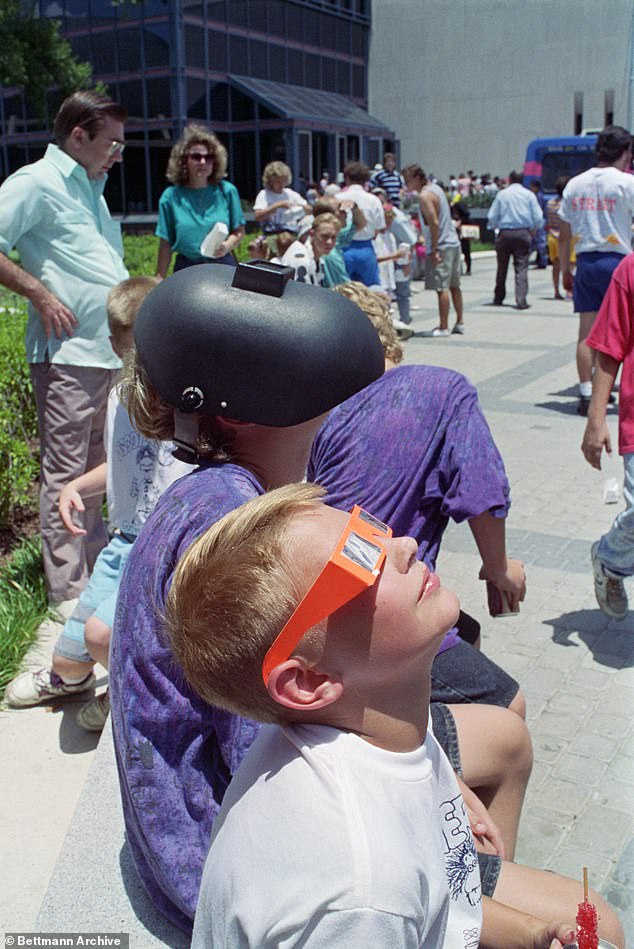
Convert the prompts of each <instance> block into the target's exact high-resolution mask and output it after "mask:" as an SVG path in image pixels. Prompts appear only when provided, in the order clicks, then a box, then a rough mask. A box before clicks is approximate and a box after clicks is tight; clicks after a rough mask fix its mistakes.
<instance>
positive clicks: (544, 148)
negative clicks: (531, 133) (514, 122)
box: [524, 135, 597, 200]
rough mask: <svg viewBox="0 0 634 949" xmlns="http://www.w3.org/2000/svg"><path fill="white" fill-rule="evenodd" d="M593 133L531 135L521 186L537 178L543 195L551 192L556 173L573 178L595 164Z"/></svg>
mask: <svg viewBox="0 0 634 949" xmlns="http://www.w3.org/2000/svg"><path fill="white" fill-rule="evenodd" d="M596 144H597V136H596V135H568V136H557V137H556V138H535V139H533V141H532V142H530V143H529V145H528V148H527V149H526V161H525V163H524V186H525V187H528V186H529V185H530V183H531V181H534V180H535V179H539V180H540V181H541V190H542V193H543V195H544V197H545V198H546V200H548V198H551V197H552V196H553V195H554V194H555V193H556V192H555V182H556V181H557V178H559V177H560V175H567V176H568V177H569V178H573V177H574V176H575V175H580V174H581V172H582V171H586V170H587V169H588V168H592V167H593V166H594V164H595V147H596Z"/></svg>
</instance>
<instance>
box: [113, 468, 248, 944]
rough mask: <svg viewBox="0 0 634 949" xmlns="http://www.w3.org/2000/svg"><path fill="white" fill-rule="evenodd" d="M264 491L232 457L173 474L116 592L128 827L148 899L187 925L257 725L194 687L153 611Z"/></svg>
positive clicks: (116, 690) (118, 720) (117, 714)
mask: <svg viewBox="0 0 634 949" xmlns="http://www.w3.org/2000/svg"><path fill="white" fill-rule="evenodd" d="M262 491H263V489H262V487H261V486H260V485H259V484H258V482H257V480H256V479H255V477H254V476H253V475H252V474H250V473H249V472H248V471H245V470H244V469H243V468H240V467H238V466H237V465H231V464H225V465H212V466H209V467H203V468H200V469H197V470H196V471H194V472H193V473H192V474H190V475H187V476H186V477H184V478H182V479H181V480H180V481H178V482H177V483H176V484H174V485H173V486H172V487H171V488H169V489H168V490H167V491H166V492H165V494H164V495H163V496H162V498H161V499H160V500H159V502H158V504H157V505H156V507H155V509H154V511H153V512H152V514H151V515H150V517H149V518H148V520H147V522H146V524H145V525H144V526H143V528H142V530H141V533H140V534H139V537H138V539H137V540H136V541H135V544H134V547H133V548H132V552H131V554H130V558H129V560H128V563H127V566H126V569H125V572H124V575H123V579H122V581H121V588H120V591H119V599H118V603H117V613H116V617H115V625H114V630H113V636H112V647H111V657H110V691H111V697H112V727H113V733H114V742H115V752H116V757H117V766H118V770H119V781H120V785H121V795H122V800H123V813H124V817H125V824H126V830H127V834H128V840H129V842H130V847H131V850H132V855H133V857H134V861H135V864H136V867H137V870H138V871H139V874H140V876H141V879H142V881H143V883H144V885H145V888H146V889H147V891H148V893H149V895H150V897H151V898H152V900H153V902H154V903H155V905H156V906H157V907H158V908H159V909H160V910H161V912H163V913H164V914H165V915H166V916H167V917H168V918H169V919H171V920H172V922H174V923H175V924H176V925H177V926H179V927H180V928H181V929H184V930H186V931H190V930H191V926H192V920H193V916H194V912H195V909H196V902H197V899H198V890H199V887H200V880H201V876H202V870H203V865H204V862H205V857H206V856H207V850H208V848H209V839H210V837H211V829H212V825H213V822H214V819H215V817H216V814H217V813H218V810H219V807H220V804H221V802H222V798H223V795H224V792H225V790H226V788H227V785H228V783H229V781H230V779H231V777H232V775H233V773H234V771H235V770H236V768H237V767H238V765H239V764H240V761H241V760H242V758H243V756H244V754H245V752H246V751H247V750H248V748H249V747H250V746H251V744H252V742H253V740H254V738H255V736H256V734H257V731H258V728H259V726H258V725H257V724H255V723H254V722H250V721H248V720H246V719H243V718H240V717H239V716H237V715H232V714H231V713H230V712H226V711H224V710H222V709H216V708H212V707H211V706H209V705H207V704H205V703H204V702H203V701H202V700H201V699H199V698H198V697H197V696H196V695H195V694H194V693H193V692H192V691H191V689H190V688H189V687H188V686H187V684H186V683H185V681H184V678H183V674H182V672H181V670H180V668H179V666H178V665H177V664H176V661H175V659H174V657H173V654H172V652H171V650H170V648H169V646H168V644H167V642H166V641H165V638H164V633H163V626H162V623H161V612H162V610H163V607H164V604H165V596H166V594H167V591H168V589H169V585H170V582H171V579H172V574H173V573H174V569H175V567H176V564H177V562H178V560H179V558H180V557H181V556H182V554H183V553H184V552H185V550H186V549H187V547H189V545H190V544H191V543H193V541H194V540H196V538H197V537H199V536H200V535H201V534H202V533H204V531H206V530H207V528H209V527H211V525H212V524H214V523H215V522H216V521H217V520H219V519H220V518H221V517H222V516H223V515H225V514H227V513H228V512H229V511H233V510H234V509H235V508H237V507H239V506H240V505H241V504H243V503H244V502H245V501H248V500H249V499H250V498H253V497H255V496H256V495H258V494H262Z"/></svg>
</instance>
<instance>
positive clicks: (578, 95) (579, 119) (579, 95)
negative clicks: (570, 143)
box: [574, 92, 583, 135]
mask: <svg viewBox="0 0 634 949" xmlns="http://www.w3.org/2000/svg"><path fill="white" fill-rule="evenodd" d="M574 123H575V124H574V130H575V135H581V130H582V129H583V92H575V118H574Z"/></svg>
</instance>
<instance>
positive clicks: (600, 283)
mask: <svg viewBox="0 0 634 949" xmlns="http://www.w3.org/2000/svg"><path fill="white" fill-rule="evenodd" d="M623 257H624V255H623V254H613V253H611V252H602V251H591V252H590V253H587V254H577V269H576V270H575V280H574V285H573V294H572V295H573V302H574V306H575V313H596V312H597V310H599V309H600V307H601V304H602V303H603V297H604V296H605V294H606V292H607V289H608V285H609V283H610V280H611V279H612V274H613V273H614V271H615V270H616V268H617V267H618V265H619V264H620V263H621V261H622V260H623Z"/></svg>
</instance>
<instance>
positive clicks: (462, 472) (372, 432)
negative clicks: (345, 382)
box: [308, 366, 510, 569]
mask: <svg viewBox="0 0 634 949" xmlns="http://www.w3.org/2000/svg"><path fill="white" fill-rule="evenodd" d="M308 478H309V480H310V481H316V482H317V483H318V484H321V485H323V486H324V487H325V488H326V491H327V496H326V500H327V502H328V504H332V505H333V506H334V507H339V508H342V509H344V510H350V508H351V507H352V505H353V504H362V505H363V506H364V507H365V508H367V510H368V511H370V513H371V514H374V516H375V517H378V518H380V519H381V520H382V521H385V522H386V523H387V524H389V525H390V527H392V528H393V530H394V534H395V536H397V537H399V536H402V535H409V536H411V537H415V538H416V540H417V541H418V554H419V557H421V559H423V560H424V561H425V562H426V563H427V564H428V566H429V567H431V568H432V569H433V568H434V566H435V563H436V557H437V556H438V548H439V547H440V541H441V539H442V535H443V533H444V531H445V528H446V527H447V524H448V522H449V519H450V518H452V519H453V520H454V521H458V522H460V521H464V520H468V519H470V518H472V517H476V516H477V515H478V514H483V513H484V512H485V511H489V512H490V513H491V514H493V515H494V516H496V517H506V514H507V512H508V509H509V507H510V497H509V485H508V481H507V478H506V473H505V471H504V464H503V462H502V458H501V457H500V453H499V451H498V450H497V447H496V445H495V442H494V441H493V437H492V435H491V432H490V430H489V426H488V425H487V422H486V419H485V418H484V415H483V414H482V410H481V408H480V404H479V402H478V394H477V392H476V390H475V388H474V387H473V386H472V385H471V383H470V382H468V381H467V379H465V377H464V376H461V375H460V374H459V373H457V372H454V371H453V370H452V369H442V368H439V367H436V366H398V367H397V368H395V369H390V370H389V371H388V372H386V373H385V375H383V376H381V378H380V379H377V380H376V381H375V382H373V383H371V384H370V385H369V386H367V387H366V388H365V389H362V390H361V392H357V393H356V395H353V396H352V398H350V399H348V400H347V401H346V402H344V403H343V404H342V405H339V406H337V408H335V409H333V410H332V412H331V413H330V415H329V416H328V418H327V419H326V421H325V422H324V424H323V425H322V427H321V428H320V430H319V432H318V434H317V437H316V438H315V441H314V443H313V449H312V452H311V456H310V462H309V466H308Z"/></svg>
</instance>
